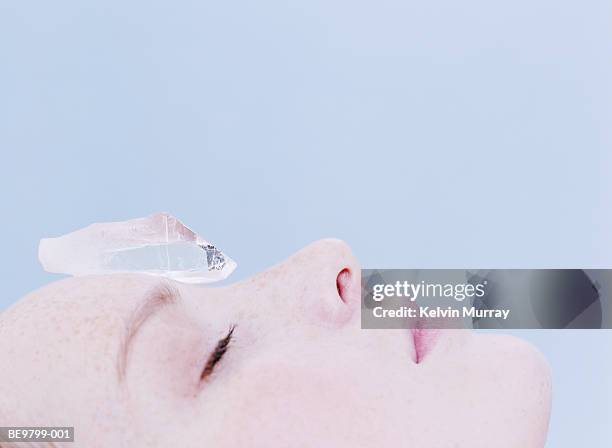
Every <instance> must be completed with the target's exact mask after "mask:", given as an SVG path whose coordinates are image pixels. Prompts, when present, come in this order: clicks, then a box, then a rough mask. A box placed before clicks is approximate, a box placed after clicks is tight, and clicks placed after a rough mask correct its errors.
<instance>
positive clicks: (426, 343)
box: [410, 328, 440, 364]
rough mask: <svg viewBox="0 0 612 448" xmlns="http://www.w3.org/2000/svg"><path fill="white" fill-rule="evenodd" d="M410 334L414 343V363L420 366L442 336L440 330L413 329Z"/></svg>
mask: <svg viewBox="0 0 612 448" xmlns="http://www.w3.org/2000/svg"><path fill="white" fill-rule="evenodd" d="M410 332H411V334H412V339H413V342H414V357H415V359H414V362H415V363H416V364H420V363H422V362H423V360H424V359H425V358H426V357H427V355H428V354H429V353H431V351H432V350H433V348H434V346H435V345H436V342H437V340H438V337H439V336H440V330H438V329H424V328H413V329H411V330H410Z"/></svg>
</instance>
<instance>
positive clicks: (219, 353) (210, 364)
mask: <svg viewBox="0 0 612 448" xmlns="http://www.w3.org/2000/svg"><path fill="white" fill-rule="evenodd" d="M235 329H236V325H231V326H230V328H229V331H228V332H227V335H225V336H224V337H223V338H221V339H219V342H217V345H216V347H215V349H214V350H213V351H212V352H211V354H210V355H209V356H208V360H207V361H206V365H205V366H204V369H202V373H201V374H200V381H204V380H205V379H206V378H208V377H209V376H210V375H211V374H212V373H213V371H214V370H215V366H216V365H217V363H218V362H219V361H221V358H223V355H225V352H227V350H228V349H229V347H230V342H231V341H232V336H233V334H234V330H235Z"/></svg>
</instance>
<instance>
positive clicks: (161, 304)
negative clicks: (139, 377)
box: [117, 283, 181, 382]
mask: <svg viewBox="0 0 612 448" xmlns="http://www.w3.org/2000/svg"><path fill="white" fill-rule="evenodd" d="M180 298H181V295H180V293H179V291H178V290H177V289H176V288H173V287H172V286H170V285H168V284H167V283H160V284H159V285H157V286H155V287H154V288H152V289H151V290H149V291H148V292H147V293H145V295H144V297H143V299H142V300H141V301H140V302H139V303H138V305H137V306H136V307H135V308H134V310H133V311H132V313H131V314H130V316H129V317H128V318H127V320H126V323H125V326H124V328H123V333H122V335H121V337H120V342H119V353H118V356H117V377H118V380H119V382H122V381H123V380H124V379H125V373H126V368H127V365H128V361H129V355H130V349H131V347H132V345H133V344H132V341H133V340H134V337H135V336H136V334H137V333H138V330H140V328H141V327H142V326H143V324H144V323H145V322H146V321H147V320H148V319H149V318H150V317H151V316H153V315H155V314H156V313H157V312H159V311H160V310H162V309H163V308H166V307H168V306H170V305H172V304H175V303H176V302H178V301H179V300H180Z"/></svg>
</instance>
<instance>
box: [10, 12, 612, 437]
mask: <svg viewBox="0 0 612 448" xmlns="http://www.w3.org/2000/svg"><path fill="white" fill-rule="evenodd" d="M126 3H127V2H118V1H86V2H83V1H74V2H66V1H54V2H49V1H39V2H32V1H27V0H18V1H7V0H0V64H1V65H0V149H1V151H2V152H1V154H2V165H1V167H2V176H0V178H1V180H0V182H1V185H0V187H1V188H0V191H1V192H2V193H0V194H1V195H2V196H1V199H2V218H3V219H2V221H1V224H0V232H1V235H2V238H3V242H2V256H1V258H0V259H1V261H0V263H1V264H0V268H1V269H2V274H3V275H2V278H3V295H2V298H1V299H0V306H1V307H5V306H7V305H8V304H10V303H12V302H13V301H15V300H16V299H17V298H18V297H20V296H21V295H22V294H24V293H26V292H27V291H30V290H32V289H33V288H36V287H38V286H40V285H42V284H44V283H46V282H48V281H50V280H52V279H54V278H56V277H55V276H52V275H47V274H45V273H43V272H42V271H41V269H40V267H39V265H38V263H37V260H36V246H37V241H38V239H39V238H40V237H42V236H48V235H56V234H61V233H64V232H67V231H70V230H73V229H75V228H78V227H81V226H84V225H86V224H88V223H91V222H94V221H104V220H117V219H125V218H130V217H136V216H140V215H145V214H148V213H151V212H154V211H160V210H167V211H170V212H172V213H174V214H176V215H177V216H179V217H180V218H182V219H184V220H185V221H186V222H187V223H189V224H191V225H192V226H193V227H194V228H195V229H197V230H199V231H201V233H202V234H203V235H205V237H206V238H208V239H210V240H211V241H213V242H215V243H217V244H218V245H219V246H220V247H222V248H223V249H224V250H226V251H227V252H228V253H229V254H230V255H231V256H233V257H235V258H236V259H237V260H238V261H239V263H240V268H239V270H238V271H237V273H236V278H242V277H244V276H246V275H248V274H251V273H254V272H256V271H259V270H261V269H263V268H264V267H266V266H268V265H270V264H272V263H275V262H277V261H279V260H281V259H283V258H284V257H286V256H287V255H289V254H290V253H292V252H293V251H295V250H296V249H298V248H299V247H301V246H303V245H305V244H306V243H308V242H310V241H312V240H315V239H317V238H320V237H324V236H336V237H340V238H343V239H345V240H347V241H348V242H349V243H350V244H351V245H352V247H353V248H354V251H355V253H356V255H357V256H358V257H359V258H360V260H361V262H362V264H363V265H364V266H366V267H377V268H382V267H397V268H409V267H419V268H424V267H457V268H466V267H486V268H493V267H523V268H527V267H551V266H562V267H578V266H579V267H596V266H602V267H612V244H611V243H612V236H611V235H612V232H611V231H610V229H611V228H612V226H611V224H612V214H611V213H610V211H609V206H608V204H609V203H610V199H611V198H612V180H610V166H611V157H612V156H611V152H610V149H612V131H611V128H612V127H611V126H610V124H611V123H612V121H611V120H612V26H611V17H612V3H611V2H609V1H583V2H576V1H571V2H570V1H552V0H550V1H533V0H529V1H527V0H519V1H512V2H509V1H505V2H492V1H485V0H482V1H463V2H457V1H452V0H440V1H433V2H432V1H427V2H426V1H419V2H413V1H399V0H380V1H370V2H364V1H355V0H353V1H332V0H325V1H323V0H320V1H315V0H311V1H308V2H305V1H304V2H281V1H267V0H259V1H249V2H205V1H193V2H189V1H173V2H169V1H168V2H158V1H147V2H130V4H129V5H127V4H126ZM521 334H522V335H524V336H526V337H529V338H530V339H531V340H532V341H534V343H536V344H537V345H538V346H539V347H540V348H541V349H542V350H543V351H544V352H545V354H546V356H547V357H548V359H549V360H550V362H551V364H552V369H553V373H554V381H555V383H554V386H555V398H554V400H555V402H554V412H553V419H552V427H551V433H550V438H549V445H548V446H550V447H566V446H567V447H570V446H585V447H604V446H610V443H612V442H611V440H612V439H611V438H610V437H611V436H610V435H609V433H607V434H604V425H605V424H610V422H611V421H612V411H611V407H612V405H611V404H610V400H612V387H611V384H610V381H611V380H610V378H611V377H612V375H611V374H612V364H611V363H612V361H611V359H612V356H611V355H612V353H611V351H612V349H611V348H610V347H611V346H612V337H611V335H610V333H604V332H593V333H588V332H568V333H565V334H561V333H560V332H523V333H521ZM604 437H606V439H604Z"/></svg>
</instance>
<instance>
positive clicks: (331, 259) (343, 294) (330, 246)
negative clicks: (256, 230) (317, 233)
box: [276, 239, 361, 326]
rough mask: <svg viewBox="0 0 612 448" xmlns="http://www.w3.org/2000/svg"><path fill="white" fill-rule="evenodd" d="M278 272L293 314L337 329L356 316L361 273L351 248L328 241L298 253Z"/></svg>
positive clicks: (278, 278) (278, 279) (281, 266)
mask: <svg viewBox="0 0 612 448" xmlns="http://www.w3.org/2000/svg"><path fill="white" fill-rule="evenodd" d="M277 268H278V274H279V277H277V279H276V280H277V281H280V282H281V283H282V284H283V289H284V290H285V291H286V294H289V295H290V296H292V297H285V301H286V305H287V306H289V307H290V308H291V309H292V314H294V313H298V316H299V317H302V318H306V319H314V320H316V321H317V322H319V323H325V324H331V325H334V326H338V325H342V324H344V323H346V322H348V321H349V320H350V319H351V317H353V316H354V315H356V314H357V310H358V309H359V306H360V299H361V271H360V268H359V263H358V262H357V259H356V258H355V257H354V256H353V253H352V252H351V249H350V247H349V246H348V245H347V244H346V243H345V242H343V241H340V240H336V239H325V240H320V241H317V242H315V243H312V244H310V245H309V246H307V247H305V248H304V249H302V250H300V251H299V252H297V253H296V254H295V255H293V256H292V257H290V258H289V259H288V260H287V261H285V262H284V263H282V264H281V265H280V266H278V267H277Z"/></svg>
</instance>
